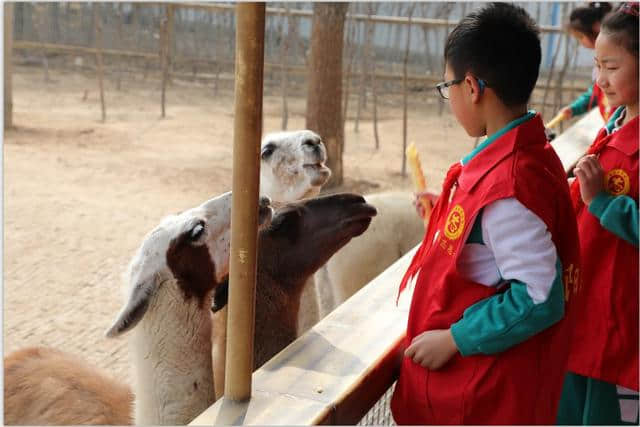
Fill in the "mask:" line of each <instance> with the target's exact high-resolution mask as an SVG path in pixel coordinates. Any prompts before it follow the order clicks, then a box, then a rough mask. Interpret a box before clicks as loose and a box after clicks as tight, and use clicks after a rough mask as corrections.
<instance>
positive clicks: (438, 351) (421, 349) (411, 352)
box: [404, 329, 458, 370]
mask: <svg viewBox="0 0 640 427" xmlns="http://www.w3.org/2000/svg"><path fill="white" fill-rule="evenodd" d="M457 351H458V347H457V346H456V342H455V341H454V340H453V335H451V329H437V330H433V331H427V332H423V333H421V334H420V335H418V336H417V337H415V338H414V339H413V340H412V341H411V344H410V345H409V347H407V349H406V350H405V352H404V355H405V356H406V357H410V358H411V359H412V360H413V361H414V362H415V363H417V364H419V365H421V366H422V367H425V368H428V369H431V370H436V369H440V368H441V367H442V366H444V365H445V363H447V362H448V361H449V359H451V358H452V357H453V355H454V354H456V352H457Z"/></svg>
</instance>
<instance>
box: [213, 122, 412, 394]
mask: <svg viewBox="0 0 640 427" xmlns="http://www.w3.org/2000/svg"><path fill="white" fill-rule="evenodd" d="M326 160H327V156H326V149H325V147H324V144H323V143H322V140H321V138H320V136H319V135H318V134H316V133H314V132H312V131H309V130H301V131H291V132H279V133H272V134H268V135H266V136H265V137H264V138H263V140H262V152H261V162H260V189H261V194H263V195H265V196H269V197H270V198H271V199H272V200H273V202H274V203H276V204H282V203H290V202H295V201H297V200H300V199H302V198H304V197H313V196H317V195H318V194H319V193H320V190H321V188H322V185H324V184H325V183H326V182H327V180H328V179H329V176H330V173H331V171H330V170H329V169H327V168H326V167H325V166H324V163H325V162H326ZM305 165H307V166H305ZM308 165H316V166H313V167H309V166H308ZM325 169H326V172H325V171H324V170H325ZM413 198H414V197H413V195H412V194H411V193H410V192H399V191H391V192H381V193H373V194H369V195H366V196H365V199H366V200H367V203H370V204H372V205H374V206H375V207H376V208H377V209H378V215H377V216H376V217H375V218H374V219H373V220H372V222H371V226H370V227H369V232H367V233H366V234H364V235H362V236H360V237H358V238H357V239H353V240H352V241H351V242H350V243H349V244H348V245H346V246H345V247H343V248H342V249H340V250H339V251H338V252H337V253H336V254H335V255H334V256H333V257H331V258H330V259H329V261H328V262H327V264H326V265H324V266H323V267H321V268H320V269H319V270H318V272H317V273H316V274H315V275H314V276H313V277H311V278H310V279H309V281H308V282H307V284H306V285H305V287H304V289H303V293H302V300H301V307H303V309H302V310H301V312H300V319H299V322H298V324H299V331H298V334H299V335H300V334H302V333H303V332H305V331H306V330H308V329H309V328H311V327H312V326H313V325H314V324H315V323H316V322H318V320H320V319H321V318H323V317H324V316H326V315H327V314H329V312H331V311H332V310H333V309H334V308H336V307H337V306H338V305H340V304H341V303H342V302H344V301H345V300H346V299H347V298H349V297H350V296H351V295H353V294H354V293H355V292H356V291H357V290H358V289H360V288H362V286H364V285H365V284H367V283H369V281H371V280H372V279H373V278H375V277H376V276H377V275H378V274H380V273H382V272H383V271H384V270H385V269H386V268H387V267H388V266H389V265H391V264H392V263H393V262H395V261H397V260H398V259H400V257H401V256H402V255H404V254H405V253H406V252H408V251H409V250H410V249H411V248H412V247H414V246H415V245H417V244H418V243H420V241H421V239H422V237H423V235H424V225H423V222H422V219H421V218H420V217H419V216H418V215H417V214H416V211H415V208H414V206H413V204H412V202H413ZM216 389H217V388H216Z"/></svg>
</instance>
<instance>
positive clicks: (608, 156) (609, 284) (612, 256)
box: [569, 117, 639, 390]
mask: <svg viewBox="0 0 640 427" xmlns="http://www.w3.org/2000/svg"><path fill="white" fill-rule="evenodd" d="M590 151H593V152H595V153H598V156H599V160H600V164H601V165H602V169H603V170H604V173H605V182H604V185H605V189H606V191H608V192H609V193H610V194H613V195H627V196H629V197H631V198H633V200H635V202H636V204H637V203H638V118H637V117H636V118H635V119H633V120H632V121H631V122H629V123H627V124H626V125H625V126H623V127H622V129H620V130H619V131H617V132H615V133H614V134H612V135H607V134H606V132H605V129H602V130H601V131H600V133H599V134H598V136H597V137H596V140H595V142H594V144H593V145H592V149H590ZM573 185H574V188H572V189H571V190H572V195H573V197H574V204H575V205H576V214H577V219H578V229H579V232H580V244H581V251H580V254H581V258H582V274H581V276H582V278H583V285H584V292H583V294H584V295H583V297H584V300H581V303H580V304H579V306H576V307H575V310H576V314H577V316H578V317H577V319H576V322H577V324H576V326H577V329H576V331H575V332H574V340H573V342H572V347H571V356H570V358H569V370H570V371H571V372H575V373H577V374H580V375H585V376H588V377H591V378H596V379H599V380H602V381H607V382H610V383H613V384H619V385H622V386H624V387H627V388H631V389H634V390H638V322H639V319H638V248H637V247H635V246H633V245H632V244H630V243H627V242H626V241H625V240H623V239H621V238H619V237H617V236H616V235H614V234H613V233H611V232H609V231H607V230H605V229H604V228H603V227H602V226H601V225H600V222H599V220H598V218H596V217H595V216H594V215H592V214H591V213H590V212H589V211H588V209H587V208H586V207H585V205H584V204H583V203H582V201H581V199H579V197H580V196H579V194H580V192H579V183H578V180H576V181H574V183H573Z"/></svg>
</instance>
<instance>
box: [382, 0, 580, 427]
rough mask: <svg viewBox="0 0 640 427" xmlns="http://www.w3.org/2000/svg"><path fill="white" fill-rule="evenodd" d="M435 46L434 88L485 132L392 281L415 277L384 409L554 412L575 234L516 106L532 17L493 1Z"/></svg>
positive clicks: (507, 420)
mask: <svg viewBox="0 0 640 427" xmlns="http://www.w3.org/2000/svg"><path fill="white" fill-rule="evenodd" d="M444 57H445V63H446V69H445V79H446V80H447V81H446V82H444V83H441V84H439V85H438V90H439V91H440V94H441V96H443V97H444V98H446V99H450V104H451V109H452V111H453V113H454V115H455V116H456V119H457V120H458V121H459V122H460V124H461V125H462V126H463V127H464V128H465V130H466V131H467V133H468V134H469V135H470V136H483V135H489V137H488V138H487V140H486V141H484V142H483V143H482V144H480V145H479V146H478V147H477V148H476V149H475V150H473V151H472V152H471V153H470V154H469V155H467V156H466V157H465V158H463V159H462V161H461V162H459V163H456V164H454V165H453V166H452V167H451V169H450V170H449V173H448V174H447V177H446V179H445V182H444V184H443V191H442V194H441V196H440V198H439V199H438V202H437V203H436V206H435V207H434V210H433V212H432V216H431V220H430V223H429V227H428V229H427V233H426V235H425V238H424V241H423V243H422V245H421V247H420V250H419V251H418V252H417V254H416V256H415V257H414V259H413V261H412V263H411V266H410V267H409V269H408V270H407V273H406V274H405V277H404V278H403V281H402V284H401V286H400V289H401V291H402V289H403V288H404V286H405V285H406V283H407V281H408V280H411V281H412V282H413V281H414V280H415V290H414V293H413V299H412V303H411V309H410V312H409V320H408V325H407V341H406V344H407V349H406V351H405V354H404V355H405V357H404V358H403V361H402V366H401V372H400V378H399V380H398V384H397V386H396V389H395V392H394V396H393V400H392V404H391V408H392V412H393V415H394V418H395V420H396V422H397V423H398V424H523V423H524V424H553V423H554V422H555V417H556V411H557V403H558V399H559V397H560V391H561V388H562V380H563V374H564V373H563V370H564V369H565V367H566V359H567V352H568V342H569V336H568V332H569V330H570V325H569V324H568V322H567V320H566V319H565V320H563V317H564V310H565V303H567V304H568V303H570V301H569V300H570V299H571V298H572V297H573V296H574V295H575V293H577V291H578V290H579V286H578V285H579V283H578V275H579V266H578V248H579V244H578V237H577V227H576V221H575V217H574V214H573V208H572V205H571V201H570V197H569V189H568V186H567V181H566V175H565V172H564V170H563V168H562V165H561V163H560V160H559V159H558V157H557V156H556V154H555V152H554V151H553V149H552V148H551V147H550V146H549V145H548V144H547V143H546V138H545V133H544V125H543V123H542V120H541V118H540V116H539V115H538V114H536V113H535V112H527V102H528V99H529V96H530V94H531V91H532V90H533V88H534V86H535V83H536V80H537V78H538V69H539V66H540V57H541V49H540V40H539V38H538V30H537V27H536V25H535V23H534V22H533V21H532V20H531V18H530V17H529V16H528V15H527V13H526V12H525V11H524V10H523V9H522V8H520V7H518V6H514V5H510V4H505V3H499V4H491V5H489V6H486V7H484V8H483V9H482V10H480V11H479V12H477V13H472V14H470V15H469V16H467V17H466V18H464V19H463V20H462V21H461V22H460V23H459V24H458V26H457V27H456V28H455V29H454V30H453V32H452V33H451V34H450V35H449V37H448V40H447V44H446V46H445V52H444ZM454 184H456V189H455V192H452V191H451V190H452V187H453V185H454ZM450 196H451V197H450Z"/></svg>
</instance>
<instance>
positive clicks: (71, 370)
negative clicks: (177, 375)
mask: <svg viewBox="0 0 640 427" xmlns="http://www.w3.org/2000/svg"><path fill="white" fill-rule="evenodd" d="M4 385H5V388H4V423H5V424H7V425H65V424H66V425H69V424H72V425H83V424H84V425H86V424H91V425H96V424H98V425H99V424H103V425H105V424H106V425H130V424H133V417H132V415H133V393H132V392H131V389H130V388H129V387H128V386H126V385H124V384H121V383H119V382H117V381H115V380H114V379H112V378H110V377H109V376H108V375H106V374H104V373H103V372H101V371H98V370H97V369H96V368H94V367H92V366H89V365H88V364H87V363H86V362H84V361H83V360H81V359H79V358H77V357H74V356H72V355H70V354H67V353H64V352H61V351H58V350H54V349H50V348H42V347H36V348H26V349H22V350H18V351H16V352H14V353H12V354H10V355H9V356H7V357H5V359H4Z"/></svg>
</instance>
